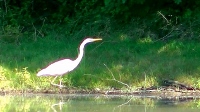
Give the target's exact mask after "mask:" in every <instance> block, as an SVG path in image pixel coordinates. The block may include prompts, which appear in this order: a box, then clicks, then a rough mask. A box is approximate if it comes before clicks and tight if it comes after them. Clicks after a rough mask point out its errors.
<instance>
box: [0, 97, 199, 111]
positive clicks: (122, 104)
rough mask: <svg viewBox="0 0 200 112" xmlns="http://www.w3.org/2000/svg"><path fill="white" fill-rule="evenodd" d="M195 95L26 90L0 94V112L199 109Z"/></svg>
mask: <svg viewBox="0 0 200 112" xmlns="http://www.w3.org/2000/svg"><path fill="white" fill-rule="evenodd" d="M199 110H200V100H199V98H197V97H196V98H195V97H168V98H161V97H158V96H125V95H124V96H120V95H79V94H78V95H77V94H72V95H62V94H26V95H2V96H0V111H1V112H199Z"/></svg>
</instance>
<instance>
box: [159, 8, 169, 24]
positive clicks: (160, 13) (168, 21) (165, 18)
mask: <svg viewBox="0 0 200 112" xmlns="http://www.w3.org/2000/svg"><path fill="white" fill-rule="evenodd" d="M158 14H160V15H161V16H162V17H163V18H164V19H165V20H166V21H167V23H169V21H168V20H167V18H166V17H165V16H164V15H163V14H162V13H161V12H160V11H158Z"/></svg>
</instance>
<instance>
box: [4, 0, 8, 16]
mask: <svg viewBox="0 0 200 112" xmlns="http://www.w3.org/2000/svg"><path fill="white" fill-rule="evenodd" d="M4 5H5V10H6V14H7V12H8V9H7V3H6V0H4Z"/></svg>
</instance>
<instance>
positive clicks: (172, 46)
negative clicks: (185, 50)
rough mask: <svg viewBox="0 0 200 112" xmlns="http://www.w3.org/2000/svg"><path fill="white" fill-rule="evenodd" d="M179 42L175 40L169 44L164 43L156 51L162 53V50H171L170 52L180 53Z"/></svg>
mask: <svg viewBox="0 0 200 112" xmlns="http://www.w3.org/2000/svg"><path fill="white" fill-rule="evenodd" d="M180 47H181V46H180V44H178V43H177V42H175V41H173V42H171V43H169V44H166V45H164V46H162V47H161V48H160V49H159V50H158V53H162V52H168V51H170V52H172V53H177V54H180V53H181V48H180Z"/></svg>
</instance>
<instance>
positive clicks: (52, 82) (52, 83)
mask: <svg viewBox="0 0 200 112" xmlns="http://www.w3.org/2000/svg"><path fill="white" fill-rule="evenodd" d="M57 77H58V76H56V77H55V78H54V79H53V80H52V81H51V85H56V84H54V81H55V80H56V78H57Z"/></svg>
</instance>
